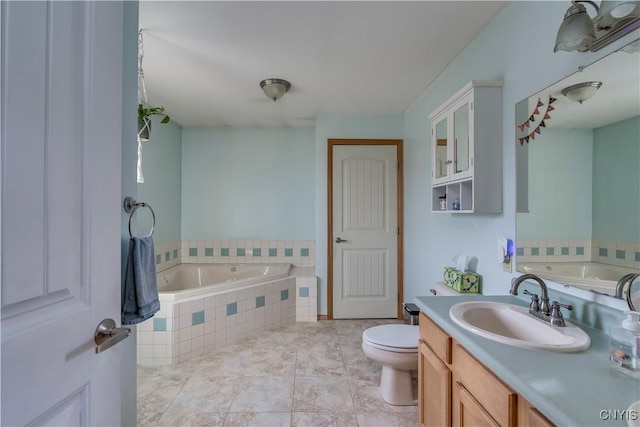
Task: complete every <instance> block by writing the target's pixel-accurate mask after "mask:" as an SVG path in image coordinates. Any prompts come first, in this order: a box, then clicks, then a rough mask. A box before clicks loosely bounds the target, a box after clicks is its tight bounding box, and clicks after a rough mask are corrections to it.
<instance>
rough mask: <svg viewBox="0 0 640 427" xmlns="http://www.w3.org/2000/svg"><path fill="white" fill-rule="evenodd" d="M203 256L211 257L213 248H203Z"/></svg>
mask: <svg viewBox="0 0 640 427" xmlns="http://www.w3.org/2000/svg"><path fill="white" fill-rule="evenodd" d="M204 256H213V248H204Z"/></svg>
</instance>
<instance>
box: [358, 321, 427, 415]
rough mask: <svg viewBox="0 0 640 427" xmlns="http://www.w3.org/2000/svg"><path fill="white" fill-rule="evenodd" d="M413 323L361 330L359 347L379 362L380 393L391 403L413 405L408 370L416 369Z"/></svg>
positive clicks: (416, 333)
mask: <svg viewBox="0 0 640 427" xmlns="http://www.w3.org/2000/svg"><path fill="white" fill-rule="evenodd" d="M418 339H419V332H418V326H417V325H404V324H391V325H380V326H374V327H372V328H369V329H367V330H365V331H364V332H363V333H362V351H364V354H366V355H367V357H368V358H369V359H371V360H375V361H376V362H379V363H381V364H382V375H381V377H380V394H381V395H382V398H383V399H384V401H385V402H387V403H389V404H391V405H404V406H407V405H417V404H418V399H417V398H416V396H414V393H413V385H412V382H411V371H415V370H417V369H418Z"/></svg>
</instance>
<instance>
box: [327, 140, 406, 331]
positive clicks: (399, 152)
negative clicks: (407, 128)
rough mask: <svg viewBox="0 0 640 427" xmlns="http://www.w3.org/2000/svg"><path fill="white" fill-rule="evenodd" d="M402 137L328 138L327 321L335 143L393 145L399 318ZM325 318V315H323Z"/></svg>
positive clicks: (399, 311)
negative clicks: (394, 157) (395, 182)
mask: <svg viewBox="0 0 640 427" xmlns="http://www.w3.org/2000/svg"><path fill="white" fill-rule="evenodd" d="M402 141H403V140H402V139H341V138H329V139H327V316H326V318H327V319H328V320H331V319H333V147H335V146H337V145H389V146H395V147H396V159H397V161H398V168H397V170H396V173H397V185H396V186H397V189H396V191H397V194H396V198H397V216H398V235H397V254H398V256H397V260H396V262H397V264H398V265H397V271H398V277H397V281H398V289H397V302H396V306H397V316H396V317H397V318H398V319H402V318H403V313H402V299H403V295H404V285H403V278H404V271H403V264H404V263H403V259H404V253H403V235H404V230H403V222H404V221H403V204H402V201H403V193H402V189H403V181H402V175H403V173H402V171H403V165H402ZM323 318H324V317H323Z"/></svg>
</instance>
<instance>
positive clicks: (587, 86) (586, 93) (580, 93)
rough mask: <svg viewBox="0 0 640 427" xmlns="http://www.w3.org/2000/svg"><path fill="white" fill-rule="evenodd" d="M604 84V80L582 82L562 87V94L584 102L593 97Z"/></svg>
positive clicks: (575, 100)
mask: <svg viewBox="0 0 640 427" xmlns="http://www.w3.org/2000/svg"><path fill="white" fill-rule="evenodd" d="M600 86H602V82H582V83H578V84H575V85H571V86H568V87H565V88H564V89H562V94H563V95H564V96H566V97H567V98H569V99H570V100H572V101H574V102H578V103H580V104H582V103H583V102H584V101H586V100H587V99H589V98H591V97H592V96H593V95H595V93H596V92H597V91H598V89H600Z"/></svg>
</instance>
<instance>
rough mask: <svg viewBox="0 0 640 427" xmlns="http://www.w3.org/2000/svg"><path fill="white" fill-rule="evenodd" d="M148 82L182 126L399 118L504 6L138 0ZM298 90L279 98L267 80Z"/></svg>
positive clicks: (152, 98)
mask: <svg viewBox="0 0 640 427" xmlns="http://www.w3.org/2000/svg"><path fill="white" fill-rule="evenodd" d="M139 5H140V18H139V27H140V29H141V30H142V31H143V33H142V34H143V40H144V43H143V52H144V56H143V63H142V68H143V71H144V82H145V87H146V92H147V99H148V102H149V104H150V105H152V106H164V107H165V109H166V112H167V113H168V114H169V115H170V116H171V119H172V120H173V121H175V122H177V123H178V124H180V125H182V126H312V125H313V124H314V123H315V118H316V117H317V116H318V114H321V113H322V114H332V113H370V114H376V113H383V114H386V113H401V112H404V111H406V110H407V109H408V108H409V107H410V106H411V104H412V103H413V102H415V101H416V99H417V98H418V97H419V96H420V95H421V94H422V93H423V91H424V90H425V89H426V88H427V87H428V86H429V84H430V83H431V82H432V81H433V80H434V79H435V78H436V77H437V76H438V75H439V74H440V73H441V72H442V71H443V70H444V69H445V68H446V67H447V65H449V64H450V63H451V62H452V61H453V60H454V59H455V58H456V56H458V54H460V53H461V52H462V50H464V48H465V47H466V46H468V45H469V44H470V43H471V41H472V40H473V39H474V38H475V37H476V36H477V35H478V34H479V33H480V32H481V31H482V29H483V28H485V27H486V26H487V25H488V24H489V23H490V22H491V20H492V19H493V18H494V17H495V16H496V15H497V14H498V12H499V11H500V10H501V9H502V8H503V7H504V6H505V5H506V2H496V1H489V2H484V1H408V2H395V1H379V2H360V1H355V2H346V1H343V2H338V1H335V2H333V1H319V2H313V1H284V2H270V1H257V2H245V1H228V2H222V1H195V2H190V1H144V0H143V1H141V2H140V3H139ZM274 77H275V78H283V79H286V80H288V81H289V82H291V89H290V91H289V92H288V93H287V94H285V95H284V97H283V98H281V99H280V100H278V101H276V102H273V101H271V100H270V99H268V98H267V97H266V96H265V95H264V93H263V92H262V90H261V89H260V86H259V82H260V81H261V80H263V79H265V78H274Z"/></svg>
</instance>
